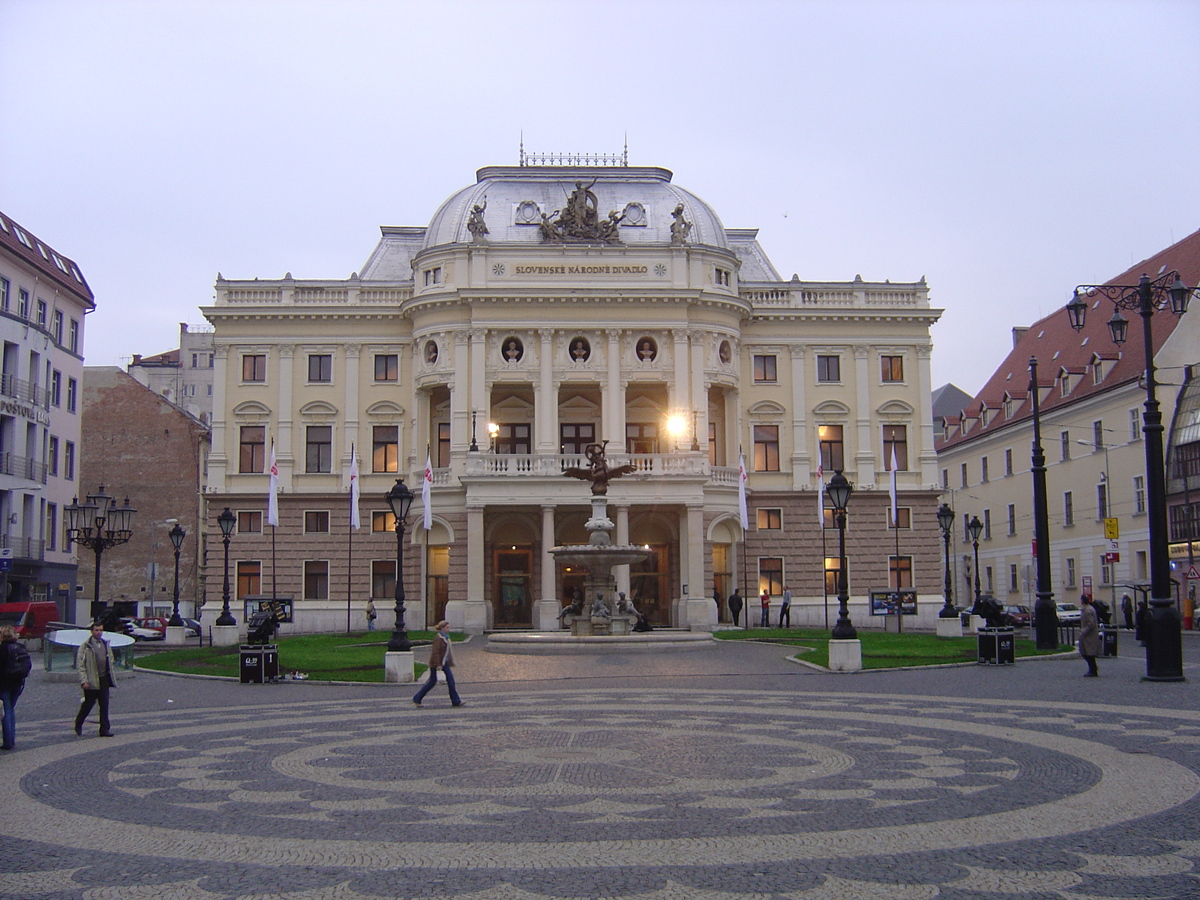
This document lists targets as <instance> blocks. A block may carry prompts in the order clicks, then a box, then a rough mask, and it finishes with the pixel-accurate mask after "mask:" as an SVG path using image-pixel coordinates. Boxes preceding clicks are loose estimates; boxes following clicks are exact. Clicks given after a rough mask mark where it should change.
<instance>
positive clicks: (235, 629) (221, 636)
mask: <svg viewBox="0 0 1200 900" xmlns="http://www.w3.org/2000/svg"><path fill="white" fill-rule="evenodd" d="M241 630H242V629H241V628H240V627H239V626H237V625H214V626H212V642H213V646H214V647H233V646H236V645H237V644H240V643H241V637H240V635H241Z"/></svg>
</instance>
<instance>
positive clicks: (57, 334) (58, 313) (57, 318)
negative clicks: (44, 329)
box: [50, 309, 63, 347]
mask: <svg viewBox="0 0 1200 900" xmlns="http://www.w3.org/2000/svg"><path fill="white" fill-rule="evenodd" d="M51 321H52V322H53V323H54V324H53V325H52V326H51V328H50V333H51V334H53V335H54V343H56V344H58V345H59V346H60V347H61V346H62V336H63V314H62V310H61V309H56V310H55V311H54V318H53V319H52V320H51Z"/></svg>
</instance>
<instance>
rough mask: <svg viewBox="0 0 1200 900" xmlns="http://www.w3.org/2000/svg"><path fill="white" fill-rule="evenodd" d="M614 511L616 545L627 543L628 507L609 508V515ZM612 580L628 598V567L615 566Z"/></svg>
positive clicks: (613, 505)
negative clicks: (614, 580) (613, 579)
mask: <svg viewBox="0 0 1200 900" xmlns="http://www.w3.org/2000/svg"><path fill="white" fill-rule="evenodd" d="M613 510H615V511H616V518H615V519H614V520H613V521H615V522H616V524H617V536H616V539H615V540H616V542H617V543H618V544H628V543H629V507H628V506H627V505H625V504H621V505H619V506H618V505H616V504H611V505H610V506H609V512H610V514H611V513H612V511H613ZM612 573H613V578H615V579H616V581H617V590H618V591H624V592H625V596H626V597H628V596H629V566H628V565H624V566H615V567H614V568H613V570H612Z"/></svg>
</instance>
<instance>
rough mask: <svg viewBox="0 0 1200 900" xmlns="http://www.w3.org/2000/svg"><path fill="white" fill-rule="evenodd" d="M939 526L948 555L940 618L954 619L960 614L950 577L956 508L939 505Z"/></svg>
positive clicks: (946, 555) (946, 504)
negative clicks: (951, 536) (957, 610)
mask: <svg viewBox="0 0 1200 900" xmlns="http://www.w3.org/2000/svg"><path fill="white" fill-rule="evenodd" d="M937 520H938V527H939V528H941V529H942V545H943V547H944V549H945V557H946V579H945V584H944V585H943V586H942V599H943V601H944V603H943V605H942V609H941V611H940V612H939V613H938V618H939V619H953V618H956V617H957V616H958V613H957V612H956V611H955V609H954V602H953V600H952V599H951V595H952V591H953V582H952V581H951V578H950V532H951V531H953V530H954V510H952V509H951V508H950V505H949V504H948V503H943V504H942V505H941V506H939V507H938V511H937Z"/></svg>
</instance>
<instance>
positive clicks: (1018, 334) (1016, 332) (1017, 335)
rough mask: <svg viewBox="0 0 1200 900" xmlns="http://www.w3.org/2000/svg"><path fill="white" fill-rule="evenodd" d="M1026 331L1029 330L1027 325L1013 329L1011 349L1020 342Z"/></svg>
mask: <svg viewBox="0 0 1200 900" xmlns="http://www.w3.org/2000/svg"><path fill="white" fill-rule="evenodd" d="M1028 330H1029V326H1028V325H1018V326H1017V327H1016V328H1014V329H1013V330H1012V334H1013V347H1014V348H1015V347H1016V346H1017V342H1018V341H1020V340H1021V338H1023V337H1025V332H1027V331H1028Z"/></svg>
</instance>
